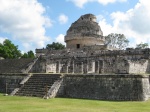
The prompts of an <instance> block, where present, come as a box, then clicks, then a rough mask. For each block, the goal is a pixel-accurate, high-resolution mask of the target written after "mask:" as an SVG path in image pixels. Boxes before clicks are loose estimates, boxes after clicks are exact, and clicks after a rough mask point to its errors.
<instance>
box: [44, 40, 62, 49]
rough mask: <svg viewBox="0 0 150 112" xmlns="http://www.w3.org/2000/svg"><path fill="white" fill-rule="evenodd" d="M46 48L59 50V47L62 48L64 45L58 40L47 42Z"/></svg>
mask: <svg viewBox="0 0 150 112" xmlns="http://www.w3.org/2000/svg"><path fill="white" fill-rule="evenodd" d="M46 48H47V49H54V50H60V49H64V48H65V45H63V44H61V43H59V42H53V43H52V44H47V46H46Z"/></svg>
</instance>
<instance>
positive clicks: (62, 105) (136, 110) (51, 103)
mask: <svg viewBox="0 0 150 112" xmlns="http://www.w3.org/2000/svg"><path fill="white" fill-rule="evenodd" d="M0 112H150V101H145V102H132V101H131V102H129V101H124V102H116V101H99V100H84V99H68V98H54V99H48V100H45V99H42V98H35V97H18V96H4V95H3V94H0Z"/></svg>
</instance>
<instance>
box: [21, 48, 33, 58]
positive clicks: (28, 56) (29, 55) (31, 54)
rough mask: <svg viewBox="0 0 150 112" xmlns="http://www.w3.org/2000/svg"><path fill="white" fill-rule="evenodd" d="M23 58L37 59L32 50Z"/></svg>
mask: <svg viewBox="0 0 150 112" xmlns="http://www.w3.org/2000/svg"><path fill="white" fill-rule="evenodd" d="M21 58H35V55H34V53H33V51H31V50H30V51H28V52H27V53H24V54H23V55H22V57H21Z"/></svg>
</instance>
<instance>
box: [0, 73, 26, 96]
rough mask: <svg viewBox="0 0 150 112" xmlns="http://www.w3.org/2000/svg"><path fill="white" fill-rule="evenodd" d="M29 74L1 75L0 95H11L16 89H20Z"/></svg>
mask: <svg viewBox="0 0 150 112" xmlns="http://www.w3.org/2000/svg"><path fill="white" fill-rule="evenodd" d="M27 75H28V74H15V73H14V74H0V93H7V94H10V93H11V92H12V91H13V90H14V89H15V88H19V84H20V82H21V81H22V80H23V79H24V78H25V77H26V76H27Z"/></svg>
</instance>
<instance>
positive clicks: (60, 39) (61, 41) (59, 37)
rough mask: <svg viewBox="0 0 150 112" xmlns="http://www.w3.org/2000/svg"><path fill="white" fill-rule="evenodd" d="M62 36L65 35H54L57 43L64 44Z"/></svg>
mask: <svg viewBox="0 0 150 112" xmlns="http://www.w3.org/2000/svg"><path fill="white" fill-rule="evenodd" d="M64 37H65V35H63V34H59V35H58V36H57V37H56V42H59V43H61V44H63V45H65V42H64Z"/></svg>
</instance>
